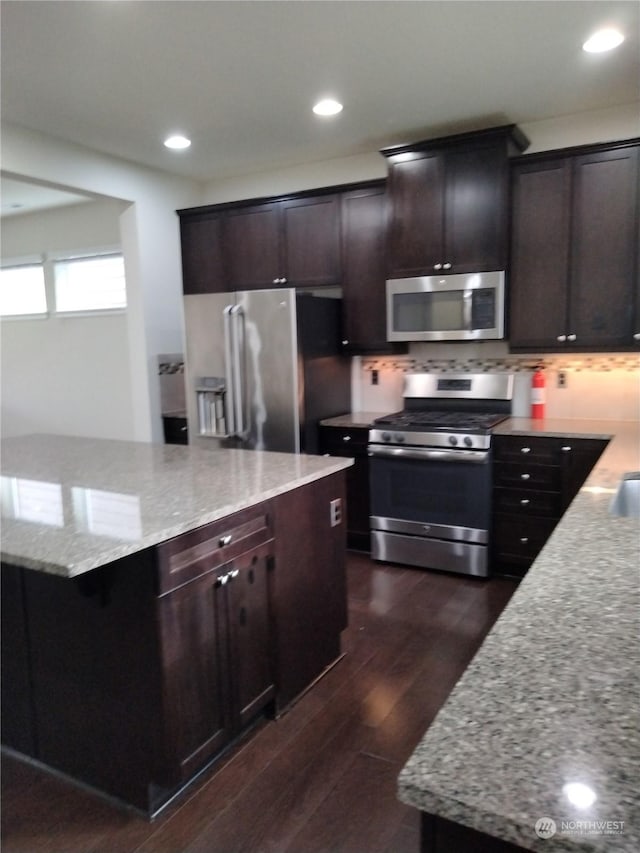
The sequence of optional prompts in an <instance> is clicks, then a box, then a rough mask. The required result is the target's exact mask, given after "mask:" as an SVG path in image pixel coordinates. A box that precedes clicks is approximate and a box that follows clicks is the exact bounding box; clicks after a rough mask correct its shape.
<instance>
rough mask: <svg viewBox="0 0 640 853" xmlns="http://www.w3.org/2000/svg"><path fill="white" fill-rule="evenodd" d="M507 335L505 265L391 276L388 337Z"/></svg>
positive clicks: (442, 338) (474, 338)
mask: <svg viewBox="0 0 640 853" xmlns="http://www.w3.org/2000/svg"><path fill="white" fill-rule="evenodd" d="M503 337H504V271H503V270H500V271H496V272H480V273H463V274H459V275H443V276H439V275H433V276H418V277H415V278H394V279H389V280H388V281H387V340H389V341H481V340H499V339H500V338H503Z"/></svg>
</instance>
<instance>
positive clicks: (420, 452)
mask: <svg viewBox="0 0 640 853" xmlns="http://www.w3.org/2000/svg"><path fill="white" fill-rule="evenodd" d="M367 453H368V455H369V456H375V457H376V458H378V459H422V460H424V461H427V462H458V463H460V462H474V463H477V464H482V463H483V462H487V461H488V459H489V451H488V450H462V449H460V450H448V449H446V448H445V449H443V450H438V449H436V448H422V447H411V448H409V447H388V446H386V445H378V444H370V445H369V446H368V448H367Z"/></svg>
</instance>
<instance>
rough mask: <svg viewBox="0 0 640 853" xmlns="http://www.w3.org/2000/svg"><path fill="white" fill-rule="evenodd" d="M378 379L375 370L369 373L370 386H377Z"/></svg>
mask: <svg viewBox="0 0 640 853" xmlns="http://www.w3.org/2000/svg"><path fill="white" fill-rule="evenodd" d="M378 379H379V377H378V371H377V370H372V371H371V384H372V385H377V384H378Z"/></svg>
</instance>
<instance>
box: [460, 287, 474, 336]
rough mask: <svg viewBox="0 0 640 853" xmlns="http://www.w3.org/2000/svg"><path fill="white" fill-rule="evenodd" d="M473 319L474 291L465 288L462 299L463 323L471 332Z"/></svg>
mask: <svg viewBox="0 0 640 853" xmlns="http://www.w3.org/2000/svg"><path fill="white" fill-rule="evenodd" d="M472 320H473V291H472V290H465V291H464V295H463V300H462V323H463V326H464V328H465V330H466V331H467V332H471V331H472V328H471V323H472Z"/></svg>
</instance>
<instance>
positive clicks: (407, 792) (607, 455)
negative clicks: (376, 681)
mask: <svg viewBox="0 0 640 853" xmlns="http://www.w3.org/2000/svg"><path fill="white" fill-rule="evenodd" d="M495 432H496V433H502V434H507V435H509V434H511V435H526V436H531V435H532V434H540V435H546V436H555V437H560V438H571V437H575V438H603V439H610V441H609V444H608V446H607V448H606V449H605V451H604V452H603V454H602V456H601V457H600V459H599V460H598V462H597V463H596V465H595V466H594V468H593V470H592V472H591V473H590V475H589V476H588V477H587V480H586V481H585V483H584V485H583V487H582V488H581V490H580V491H579V493H578V495H577V496H576V498H575V499H574V501H573V502H572V504H571V505H570V507H569V508H568V510H567V512H566V513H565V515H564V516H563V518H562V519H561V520H560V522H559V523H558V525H557V527H556V528H555V530H554V532H553V533H552V535H551V537H550V539H549V540H548V542H547V544H546V545H545V546H544V548H543V549H542V551H541V553H540V554H539V556H538V558H537V559H536V561H535V562H534V564H533V566H532V567H531V568H530V569H529V572H528V573H527V575H526V577H525V578H524V579H523V580H522V582H521V583H520V585H519V588H518V590H517V591H516V592H515V593H514V596H513V598H512V599H511V601H510V602H509V604H508V605H507V607H506V608H505V610H504V611H503V613H502V614H501V616H500V617H499V619H498V620H497V622H496V623H495V625H494V626H493V628H492V629H491V631H490V632H489V634H488V635H487V637H486V638H485V641H484V643H483V644H482V646H481V648H480V649H479V650H478V652H477V653H476V656H475V657H474V659H473V660H472V662H471V663H470V665H469V667H468V668H467V670H466V671H465V673H463V675H462V677H461V678H460V680H459V681H458V683H457V684H456V686H455V687H454V689H453V691H452V693H451V694H450V696H449V698H448V699H447V702H446V703H445V705H444V706H443V707H442V708H441V709H440V711H439V712H438V714H437V715H436V718H435V719H434V721H433V722H432V724H431V725H430V726H429V728H428V729H427V732H426V733H425V735H424V737H423V739H422V740H421V742H420V743H419V744H418V746H417V747H416V750H415V751H414V753H413V755H412V756H411V758H410V759H409V761H408V762H407V763H406V765H405V767H404V768H403V770H402V772H401V773H400V776H399V778H398V797H399V799H400V800H401V801H402V802H404V803H406V804H408V805H412V806H414V807H416V808H418V809H421V810H422V811H425V812H428V813H431V814H434V815H436V816H439V817H442V818H445V819H447V820H451V821H454V822H456V823H460V824H462V825H464V826H467V827H470V828H472V829H476V830H478V831H480V832H483V833H486V834H488V835H491V836H494V837H496V838H500V839H503V840H505V841H509V842H511V843H513V844H517V845H519V846H521V847H523V848H524V849H528V850H533V851H549V853H552V851H571V850H572V851H577V850H580V851H604V850H606V851H613V850H616V851H631V850H635V849H638V845H639V844H640V838H639V836H638V831H639V830H638V827H639V826H640V820H638V817H640V811H636V809H640V807H639V806H638V803H637V799H636V800H635V801H634V797H633V791H632V789H631V788H630V787H629V784H630V783H627V785H626V786H625V784H624V783H623V782H621V781H620V780H621V778H624V776H625V774H626V776H627V778H628V779H631V780H632V779H633V778H634V773H635V774H637V773H638V770H639V765H638V759H639V744H638V738H637V736H636V735H632V734H629V729H630V727H632V720H633V716H634V712H633V710H632V708H633V707H634V703H635V702H636V701H637V684H636V688H634V687H633V685H631V687H629V686H628V682H629V678H631V679H633V669H634V667H635V668H636V677H637V668H638V667H640V654H639V651H638V648H637V645H636V646H635V647H634V646H633V643H629V642H628V639H629V636H630V635H631V636H632V635H633V629H634V625H635V628H636V630H637V628H638V620H637V613H638V612H640V610H638V592H639V591H640V590H639V587H640V583H639V580H640V577H639V575H638V557H639V556H640V523H639V522H638V520H637V519H633V518H621V517H613V516H611V515H610V513H609V505H610V503H611V500H612V498H613V495H614V493H615V489H616V487H617V484H618V482H619V480H620V478H621V477H622V476H623V474H624V473H626V472H628V471H631V470H638V469H639V468H640V464H639V455H640V442H639V425H638V424H637V423H635V422H607V421H602V420H596V419H593V420H581V421H571V420H566V419H562V420H556V421H553V420H552V421H547V422H539V421H531V420H530V419H526V418H512V419H510V420H509V421H505V422H504V424H501V425H500V426H499V427H498V428H496V430H495ZM598 608H602V618H601V619H600V620H599V622H596V623H595V624H597V625H598V628H599V630H595V631H594V629H593V625H594V619H596V618H597V617H598V616H599V613H600V611H599V610H598ZM634 614H635V615H634ZM589 620H591V621H589ZM594 638H597V642H594ZM625 640H626V642H625ZM603 647H604V648H603ZM516 653H517V654H519V655H520V656H521V659H520V660H517V659H516V660H515V661H514V656H515V655H516ZM621 660H622V661H623V662H622V663H621ZM572 666H573V667H574V668H575V670H576V671H578V672H579V677H576V678H577V684H578V687H577V688H575V689H576V693H575V694H572V691H571V690H569V691H568V690H567V689H566V688H567V686H568V685H567V682H568V681H569V679H571V677H572V669H571V667H572ZM625 674H626V676H627V681H626V682H625V681H624V679H623V675H625ZM616 679H617V680H616ZM567 693H569V697H568V698H567V699H566V701H564V700H563V698H562V697H563V696H564V695H565V694H567ZM573 695H575V696H576V697H577V696H580V697H581V701H582V702H584V706H581V704H580V701H578V700H577V698H576V699H573V698H572V696H573ZM558 697H560V699H559V700H558ZM603 697H604V698H603ZM563 701H564V704H563ZM572 702H573V703H574V704H575V707H573V705H572ZM603 703H604V704H603ZM563 714H564V715H565V717H563ZM635 719H636V723H637V712H635ZM541 720H542V721H544V722H541ZM563 725H564V727H565V730H566V732H569V731H571V732H573V735H572V737H573V738H574V739H575V740H576V741H577V745H576V747H575V755H574V754H573V752H572V751H571V750H569V749H567V748H566V744H565V743H564V742H563V740H562V735H561V731H562V726H563ZM541 726H542V727H541ZM530 730H531V736H530V740H529V742H528V743H527V742H526V738H527V737H529V734H528V732H529V731H530ZM535 731H537V732H538V735H539V736H538V743H536V740H535V738H534V737H533V732H535ZM576 732H579V733H580V737H577V736H576V734H575V733H576ZM472 735H475V736H476V737H478V736H479V740H478V741H476V742H473V741H472V740H470V737H471V736H472ZM566 738H567V736H566V735H565V740H566ZM482 741H486V743H484V744H483V743H482ZM523 741H524V754H521V753H520V750H521V749H522V744H523ZM540 741H544V746H545V747H549V748H550V750H551V754H546V753H545V752H544V750H543V749H542V747H541V746H540ZM489 743H490V744H491V748H489V746H488V744H489ZM602 743H604V744H605V746H604V747H603V746H602ZM527 750H529V751H527ZM554 751H555V752H554ZM545 755H546V757H545ZM574 758H575V761H576V762H577V764H579V765H580V766H581V767H583V768H586V769H587V772H586V775H587V777H589V778H590V777H591V776H593V777H594V778H595V779H596V783H597V784H596V787H598V785H600V788H599V789H598V792H599V795H600V796H599V802H598V803H597V805H596V806H594V808H595V809H596V812H595V813H594V812H590V811H587V812H586V813H582V812H581V811H580V810H578V809H575V808H574V809H573V810H572V807H571V806H569V805H568V804H567V803H564V802H563V800H562V797H561V796H560V791H559V785H558V767H559V764H558V762H559V761H561V760H562V761H565V762H571V761H573V760H574ZM534 759H535V760H534ZM612 768H615V770H614V769H612ZM527 792H529V796H528V795H527ZM552 794H553V795H552ZM556 794H557V796H556ZM554 809H555V811H554ZM559 809H560V810H561V809H564V814H559V812H558V810H559ZM594 814H595V817H596V818H599V819H621V815H622V816H623V818H622V819H624V820H625V832H624V834H623V835H618V836H615V837H609V836H606V835H604V836H597V835H595V836H590V835H571V834H570V833H569V834H560V832H558V833H557V834H556V835H555V836H554V837H553V838H538V837H537V836H536V834H535V832H534V825H535V821H536V819H538V818H541V817H545V816H551V817H554V816H555V817H556V818H560V817H562V818H566V819H573V820H580V819H583V820H589V819H590V818H591V817H592V816H593V815H594ZM632 817H635V818H636V819H635V820H631V818H632ZM594 819H595V818H594Z"/></svg>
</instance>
